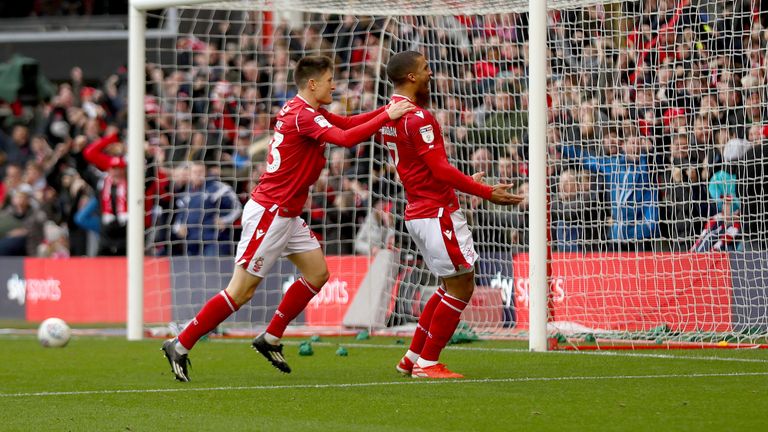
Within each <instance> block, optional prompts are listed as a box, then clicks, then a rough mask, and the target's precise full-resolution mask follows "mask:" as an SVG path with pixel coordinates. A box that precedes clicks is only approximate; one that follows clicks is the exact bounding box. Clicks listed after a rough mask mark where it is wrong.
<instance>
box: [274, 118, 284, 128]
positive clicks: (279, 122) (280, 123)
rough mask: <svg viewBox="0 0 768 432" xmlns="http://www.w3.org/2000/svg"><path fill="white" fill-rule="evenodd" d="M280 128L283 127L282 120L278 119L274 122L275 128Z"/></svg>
mask: <svg viewBox="0 0 768 432" xmlns="http://www.w3.org/2000/svg"><path fill="white" fill-rule="evenodd" d="M282 128H283V121H282V120H278V121H277V122H276V123H275V129H277V130H280V129H282Z"/></svg>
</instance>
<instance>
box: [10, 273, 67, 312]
mask: <svg viewBox="0 0 768 432" xmlns="http://www.w3.org/2000/svg"><path fill="white" fill-rule="evenodd" d="M6 288H7V290H8V299H9V300H11V301H16V302H18V303H19V304H20V305H23V304H24V303H26V302H29V303H37V302H40V301H54V302H55V301H59V300H61V281H60V280H58V279H53V278H48V279H23V278H21V277H19V275H17V274H15V273H14V274H13V275H11V277H10V278H8V281H7V282H6Z"/></svg>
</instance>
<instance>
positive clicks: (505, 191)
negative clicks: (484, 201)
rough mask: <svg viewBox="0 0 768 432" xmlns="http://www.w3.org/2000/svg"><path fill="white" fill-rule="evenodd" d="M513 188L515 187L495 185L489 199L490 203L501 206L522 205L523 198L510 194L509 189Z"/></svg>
mask: <svg viewBox="0 0 768 432" xmlns="http://www.w3.org/2000/svg"><path fill="white" fill-rule="evenodd" d="M512 187H514V185H511V184H497V185H493V186H492V188H493V191H492V192H491V197H490V198H489V199H488V201H490V202H492V203H494V204H500V205H515V204H520V202H521V201H522V200H523V196H522V195H515V194H511V193H509V189H511V188H512Z"/></svg>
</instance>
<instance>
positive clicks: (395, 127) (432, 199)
mask: <svg viewBox="0 0 768 432" xmlns="http://www.w3.org/2000/svg"><path fill="white" fill-rule="evenodd" d="M403 99H407V98H406V97H403V96H400V95H392V102H393V103H394V102H399V101H401V100H403ZM379 134H380V135H381V138H382V139H383V141H384V144H385V145H386V146H387V148H389V153H390V155H391V156H392V160H393V161H394V162H395V166H396V167H397V173H398V175H399V176H400V181H401V182H402V183H403V187H404V188H405V197H406V199H407V200H408V205H407V206H406V207H405V219H406V220H410V219H422V218H434V217H437V214H438V211H439V209H440V208H445V209H446V210H447V211H448V212H449V213H450V212H453V211H455V210H457V209H458V208H459V200H458V198H456V192H455V191H454V189H453V186H450V185H448V184H446V183H445V182H441V181H438V180H437V179H436V178H435V176H434V175H433V174H432V172H431V171H430V169H429V167H428V166H427V164H426V163H425V162H424V161H423V160H422V156H423V155H424V154H426V153H427V152H439V154H440V155H442V157H443V158H445V160H446V161H447V160H448V156H447V155H446V153H445V145H444V143H443V134H442V131H441V130H440V125H439V124H438V123H437V121H436V120H435V118H434V117H433V116H432V114H431V113H430V112H429V111H427V110H425V109H423V108H421V107H416V109H415V110H413V111H411V112H409V113H408V114H406V115H404V116H403V117H401V118H400V119H398V120H394V121H390V122H389V123H387V124H386V125H385V126H384V127H382V128H381V129H380V130H379Z"/></svg>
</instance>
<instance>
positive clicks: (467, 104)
mask: <svg viewBox="0 0 768 432" xmlns="http://www.w3.org/2000/svg"><path fill="white" fill-rule="evenodd" d="M764 11H766V9H764V8H763V7H762V5H761V3H760V2H755V1H743V2H742V1H721V0H706V1H705V0H699V1H697V0H638V1H628V2H617V3H616V4H611V5H602V6H601V5H598V6H588V7H583V8H578V9H574V10H567V11H551V12H550V13H549V15H548V18H549V21H550V22H549V46H550V48H551V52H550V56H549V60H550V61H549V90H548V104H549V111H548V115H549V119H548V120H549V124H548V129H547V142H546V145H547V150H548V154H549V164H548V175H549V178H550V180H549V190H550V218H551V227H552V229H551V240H552V247H553V249H554V250H556V251H566V252H583V251H641V250H681V251H682V250H686V251H687V250H692V251H705V250H718V248H719V249H720V250H740V249H743V245H744V244H745V243H749V244H754V243H757V244H758V245H761V244H762V245H765V243H766V237H768V229H767V228H766V226H765V225H764V223H763V221H764V220H765V218H766V215H768V209H766V208H765V205H766V204H765V201H766V194H765V192H766V191H765V190H764V186H763V182H764V181H763V173H764V172H765V170H766V168H767V167H766V160H768V159H766V158H765V157H763V151H764V150H763V148H764V143H765V137H766V131H768V117H767V116H768V113H767V112H766V102H767V101H766V97H767V96H768V94H767V92H766V90H768V83H767V82H766V79H767V78H766V76H767V75H768V73H766V72H767V70H766V68H767V67H768V64H766V56H765V54H764V53H765V52H766V47H768V30H766V29H764V27H763V26H764V25H765V24H768V23H766V22H763V21H765V20H764V18H765V17H764V14H763V12H764ZM241 18H242V19H238V20H233V21H226V20H223V21H220V22H218V23H217V24H215V25H212V26H207V27H206V30H205V32H201V33H195V34H184V35H180V36H179V38H178V39H177V40H176V41H175V47H172V48H173V50H170V49H169V50H165V51H164V52H163V53H162V55H160V56H159V57H158V58H157V59H156V61H155V62H150V63H148V66H147V71H146V72H147V74H146V75H147V88H146V90H147V96H146V98H145V106H144V110H145V114H146V129H147V134H146V142H145V146H144V153H145V156H146V161H147V172H146V174H147V175H146V179H147V180H146V183H145V197H146V217H145V225H146V226H147V230H146V234H147V235H146V245H147V250H146V253H147V254H148V255H231V253H232V250H233V249H232V247H233V245H234V243H233V242H234V241H235V240H236V239H237V230H238V220H239V216H240V212H241V209H242V204H243V203H244V202H245V201H246V200H247V199H248V196H249V192H250V190H251V189H252V188H253V186H254V185H255V184H257V183H258V180H259V176H260V174H261V173H263V172H264V171H265V169H266V164H267V161H268V157H269V156H268V149H269V144H270V139H271V134H270V129H271V126H272V121H273V120H274V117H275V114H276V112H277V111H278V110H279V109H280V107H281V106H282V104H283V103H285V101H287V100H288V99H289V98H291V97H292V96H293V95H295V92H296V90H295V86H293V84H292V77H291V70H292V67H293V65H294V64H295V62H296V61H297V60H298V59H299V58H300V57H302V56H304V55H308V54H326V55H333V56H335V59H336V60H337V63H338V65H339V67H338V70H337V72H336V76H335V79H336V85H337V89H336V97H335V100H336V102H334V103H333V104H332V105H330V107H329V110H330V111H332V112H335V113H339V114H353V113H357V112H361V111H367V110H370V109H373V108H375V107H377V106H380V105H381V104H382V103H385V101H386V100H387V97H388V91H389V88H390V87H388V86H387V82H386V80H385V79H382V77H383V76H384V75H383V69H382V67H381V65H382V64H385V63H386V58H387V55H388V53H389V52H390V50H392V51H400V50H404V49H414V50H419V51H423V52H424V53H425V54H426V55H427V57H428V59H429V60H430V66H431V68H432V70H433V72H434V77H433V78H434V79H433V97H432V107H431V110H432V111H433V113H434V114H435V117H436V118H437V119H438V121H439V122H440V124H441V126H442V128H443V133H444V136H445V138H446V150H447V152H448V154H449V158H450V159H451V161H452V162H453V163H454V164H455V165H457V166H458V167H459V168H460V169H461V170H463V171H465V172H467V173H469V174H471V173H474V172H478V171H483V172H485V173H486V178H487V181H488V182H490V183H496V182H504V183H510V184H513V185H514V189H515V191H516V192H517V193H520V194H522V195H524V196H526V199H525V200H524V201H523V202H522V203H520V205H518V206H516V207H515V208H513V209H512V210H511V211H510V210H509V209H501V208H496V207H495V206H493V205H491V204H489V203H487V202H482V201H481V200H476V199H470V198H468V197H465V196H462V200H464V201H465V202H464V206H465V207H466V208H467V209H468V211H467V213H468V216H469V220H470V222H471V223H472V225H473V230H474V232H475V239H476V242H477V248H478V251H479V252H480V253H502V252H515V251H521V250H525V249H526V248H527V214H528V161H527V155H528V146H529V145H544V144H545V143H529V142H528V134H527V127H528V118H527V106H528V90H527V88H526V84H527V78H528V77H527V74H528V67H527V66H528V62H529V58H530V55H531V53H530V52H529V50H528V31H527V27H528V23H527V16H526V15H525V14H516V13H509V14H491V15H484V16H458V17H449V16H446V17H436V16H430V17H419V16H406V17H399V18H397V19H395V20H391V19H384V18H372V17H353V16H336V15H319V14H314V15H313V14H309V15H306V16H305V19H306V22H305V24H306V25H302V26H294V27H292V26H290V25H289V23H288V22H283V23H281V24H280V25H278V26H277V27H276V28H274V29H272V30H271V31H269V28H268V27H267V26H264V25H262V24H263V21H262V18H263V15H262V14H259V13H256V12H244V13H242V17H241ZM183 19H184V16H183V15H182V20H183ZM265 31H268V33H267V34H265V33H264V32H265ZM169 53H172V54H169ZM83 75H84V73H83V71H81V70H80V69H79V68H74V69H73V70H72V74H71V79H70V80H69V81H68V82H63V83H60V84H59V86H58V91H57V93H56V95H55V96H54V97H53V98H52V99H51V100H50V101H44V102H42V103H41V104H40V105H38V106H35V107H20V106H17V105H13V104H12V105H7V107H9V109H8V112H11V113H12V114H10V115H7V116H5V118H4V119H3V121H4V124H3V125H2V126H3V127H2V129H3V131H2V132H1V133H0V178H2V183H0V202H2V203H3V205H2V210H1V211H0V255H39V256H68V255H73V256H77V255H95V254H100V255H121V254H124V253H125V231H126V221H127V191H126V189H127V183H126V181H125V171H126V169H125V153H126V148H125V141H124V139H125V126H126V94H127V92H126V90H127V83H126V71H125V70H119V71H117V72H116V73H115V74H114V75H111V76H109V77H107V78H106V79H104V80H101V81H99V82H89V83H86V82H85V81H86V80H84V79H83ZM88 84H90V85H88ZM331 148H332V150H330V151H329V154H328V160H329V162H328V167H327V169H326V170H324V172H323V174H322V175H321V178H320V180H319V181H318V182H317V184H316V185H315V186H314V188H313V191H312V193H311V195H310V197H309V199H308V201H307V205H306V209H305V214H304V215H303V216H304V219H305V220H306V221H307V223H308V224H309V225H310V227H311V228H312V229H313V230H314V231H315V233H316V234H317V235H318V237H320V238H321V239H322V240H323V241H324V245H325V248H326V252H327V253H328V254H353V253H360V254H366V253H368V252H369V251H374V252H375V251H376V250H378V249H381V248H387V247H392V246H397V245H399V244H400V242H402V241H404V239H406V238H407V236H402V233H403V226H402V213H403V209H402V205H403V199H402V193H403V192H402V189H401V188H400V186H399V185H398V181H397V179H396V173H395V170H394V167H393V166H392V164H391V163H390V161H389V160H388V155H387V152H386V149H384V148H383V147H382V146H380V145H376V144H373V143H364V144H361V145H359V146H357V147H356V148H353V149H351V150H347V149H344V148H333V147H331ZM369 208H370V209H371V211H370V212H369V211H368V209H369ZM718 245H719V246H718Z"/></svg>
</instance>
